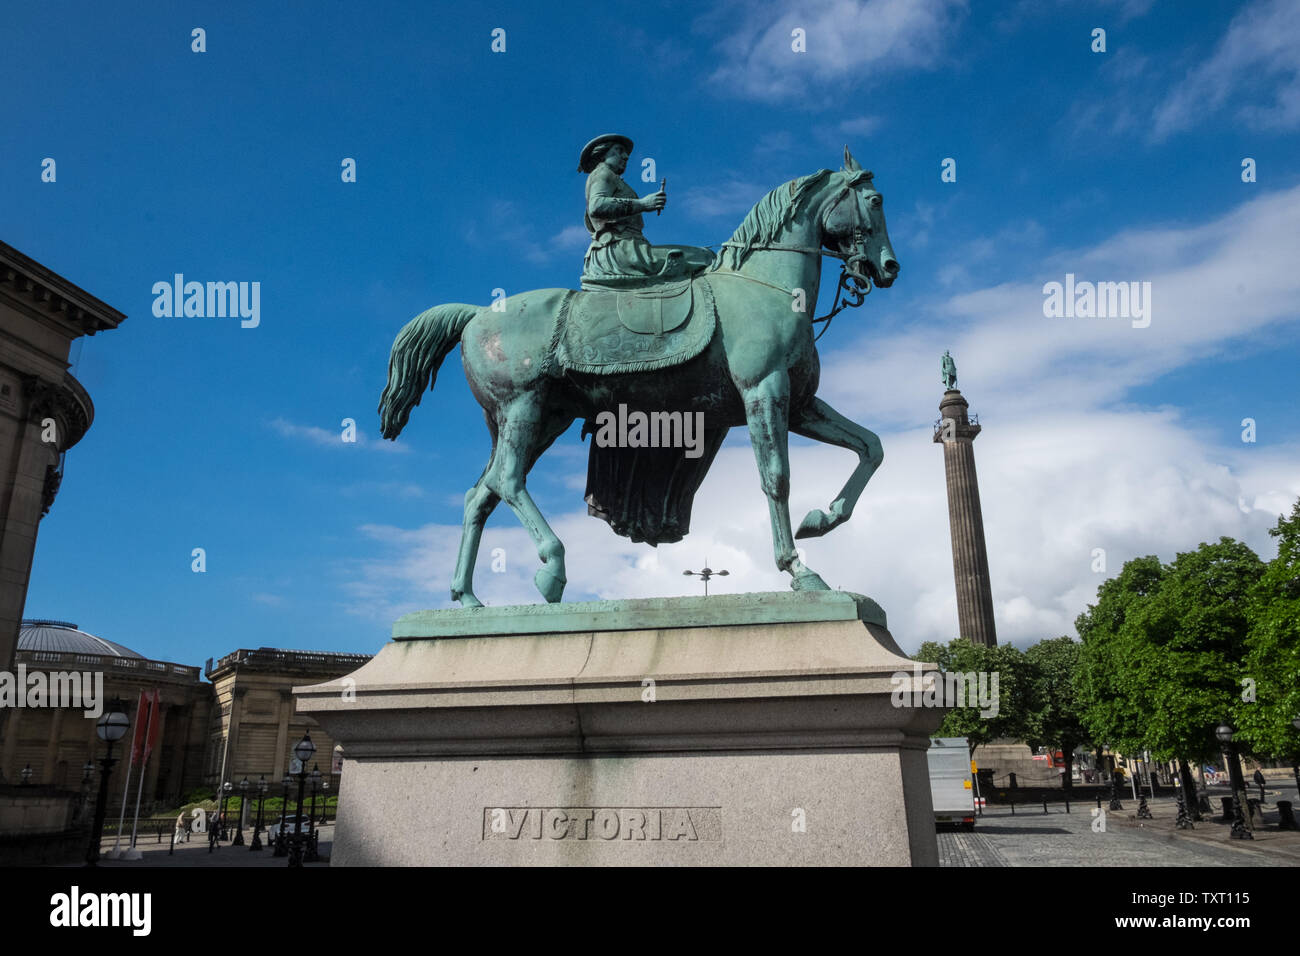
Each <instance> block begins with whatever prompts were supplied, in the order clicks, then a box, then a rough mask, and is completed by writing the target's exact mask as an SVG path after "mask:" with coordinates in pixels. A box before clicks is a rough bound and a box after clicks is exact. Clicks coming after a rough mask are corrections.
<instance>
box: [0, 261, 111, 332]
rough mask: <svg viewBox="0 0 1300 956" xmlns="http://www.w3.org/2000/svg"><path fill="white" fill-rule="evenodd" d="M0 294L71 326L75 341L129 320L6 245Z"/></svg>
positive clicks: (1, 264)
mask: <svg viewBox="0 0 1300 956" xmlns="http://www.w3.org/2000/svg"><path fill="white" fill-rule="evenodd" d="M0 290H3V291H5V292H8V293H9V294H10V295H13V296H14V297H16V298H18V299H20V300H26V301H28V302H31V303H34V304H35V305H36V306H38V307H39V308H40V310H41V311H43V312H45V313H47V314H48V315H50V316H51V317H52V318H54V319H56V320H58V321H61V322H63V323H65V324H67V325H69V326H71V328H72V330H73V331H74V337H75V335H94V334H95V333H96V332H103V331H106V330H109V329H115V328H117V327H118V325H119V324H120V323H121V322H123V321H125V320H126V315H125V314H124V313H122V312H119V311H118V310H117V309H115V308H113V307H112V306H111V305H109V304H108V303H106V302H103V301H101V300H100V299H97V298H95V296H93V295H91V294H90V293H89V292H87V291H86V290H85V289H82V288H81V287H80V286H77V285H75V284H73V283H72V282H69V281H68V280H67V279H65V278H63V276H61V275H59V274H58V273H56V272H52V271H51V270H49V269H47V268H46V267H45V266H43V265H41V264H40V263H39V262H37V261H36V260H34V259H30V258H28V257H27V256H25V255H23V254H22V253H21V252H19V251H18V250H17V249H15V248H14V247H13V246H11V245H9V244H8V243H5V242H0Z"/></svg>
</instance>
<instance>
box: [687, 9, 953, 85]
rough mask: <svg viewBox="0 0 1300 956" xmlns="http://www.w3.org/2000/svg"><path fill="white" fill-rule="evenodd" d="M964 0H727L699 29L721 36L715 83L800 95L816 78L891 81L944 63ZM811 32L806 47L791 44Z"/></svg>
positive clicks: (822, 81)
mask: <svg viewBox="0 0 1300 956" xmlns="http://www.w3.org/2000/svg"><path fill="white" fill-rule="evenodd" d="M965 6H966V4H965V2H964V0H806V2H805V3H803V4H802V5H801V6H800V7H799V8H797V9H792V8H791V7H790V6H788V5H786V4H782V3H777V2H765V3H753V2H750V3H745V4H744V5H740V4H725V5H723V6H721V7H719V8H718V9H717V10H715V11H714V12H713V13H711V14H708V15H706V16H704V17H702V18H701V19H700V21H699V23H698V24H697V30H698V31H700V32H716V33H721V34H722V36H721V38H720V39H719V40H718V42H717V44H716V51H715V52H716V56H717V58H718V59H719V60H720V61H721V65H720V66H719V67H718V68H717V69H716V70H715V71H714V73H713V74H712V76H711V77H710V78H709V79H710V82H711V84H712V85H713V87H714V89H716V90H718V91H719V92H721V93H723V94H735V95H739V96H743V97H747V98H752V99H762V100H776V99H788V98H794V97H797V96H800V95H802V94H803V93H805V92H806V91H807V89H808V87H809V86H810V85H813V84H817V85H832V84H841V85H842V84H843V83H844V82H849V83H856V82H866V81H876V82H882V83H883V82H886V81H887V80H888V79H889V77H890V76H892V75H894V74H896V73H897V72H898V71H900V70H905V69H909V68H921V69H924V68H929V67H933V66H936V65H938V64H939V63H940V62H941V60H942V56H943V51H944V48H945V46H946V45H947V41H948V39H949V38H950V37H951V35H952V33H953V32H954V31H953V27H954V24H955V23H956V21H957V19H958V17H959V16H960V15H961V14H962V13H964V11H965ZM795 29H802V30H803V31H804V33H805V38H806V46H807V52H805V53H796V52H794V51H793V49H792V46H791V45H792V42H793V39H792V31H794V30H795Z"/></svg>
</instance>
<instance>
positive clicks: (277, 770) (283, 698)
mask: <svg viewBox="0 0 1300 956" xmlns="http://www.w3.org/2000/svg"><path fill="white" fill-rule="evenodd" d="M292 714H293V689H292V688H289V687H282V688H280V709H279V713H278V715H277V716H278V717H279V726H278V727H277V728H276V731H275V767H274V769H273V771H272V773H271V781H272V783H278V782H279V781H280V780H281V779H283V778H284V772H285V771H286V770H287V769H288V763H289V718H290V716H292Z"/></svg>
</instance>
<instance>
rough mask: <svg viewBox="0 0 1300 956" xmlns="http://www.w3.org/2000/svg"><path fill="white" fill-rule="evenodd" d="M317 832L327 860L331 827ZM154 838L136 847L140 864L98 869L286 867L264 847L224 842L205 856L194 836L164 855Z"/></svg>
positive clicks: (204, 846)
mask: <svg viewBox="0 0 1300 956" xmlns="http://www.w3.org/2000/svg"><path fill="white" fill-rule="evenodd" d="M318 829H319V830H320V854H321V856H322V857H328V856H329V852H330V850H331V849H332V848H333V845H334V826H333V824H329V825H326V826H323V827H319V828H318ZM249 838H250V835H249V834H248V833H245V834H244V839H245V840H248V839H249ZM153 841H154V837H150V838H149V839H148V841H140V842H137V843H136V849H138V850H139V851H140V852H141V853H142V854H143V858H142V859H140V860H105V859H101V860H100V862H99V865H100V866H102V867H117V866H124V867H142V866H145V867H156V866H219V867H245V866H284V867H287V866H288V865H289V860H288V858H287V857H283V856H280V857H277V856H276V855H275V854H274V853H273V852H272V851H271V849H270V848H269V847H268V848H266V849H264V850H260V851H257V852H254V851H252V850H250V849H249V848H248V847H247V846H231V845H230V843H229V842H228V841H227V842H226V843H223V844H221V846H220V847H218V848H217V849H216V850H214V851H213V852H211V853H209V852H208V841H207V840H206V839H201V837H200V836H199V835H195V836H194V838H193V839H192V840H191V841H190V842H189V843H181V844H178V845H177V846H176V848H175V852H174V853H172V854H171V855H168V853H167V850H168V843H167V842H166V841H164V842H163V843H162V844H161V845H158V844H156V843H154V842H153ZM101 847H102V849H101V852H103V853H107V852H108V851H109V850H111V849H113V838H112V837H109V838H108V839H106V840H104V842H103V843H102V844H101ZM306 865H307V866H329V863H328V862H323V863H308V864H306Z"/></svg>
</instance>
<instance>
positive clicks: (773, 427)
mask: <svg viewBox="0 0 1300 956" xmlns="http://www.w3.org/2000/svg"><path fill="white" fill-rule="evenodd" d="M824 255H825V256H833V257H836V258H839V259H842V260H844V262H845V265H844V273H843V275H842V276H841V288H842V289H847V290H848V291H849V292H850V294H853V293H855V292H856V301H850V302H849V303H848V304H853V305H856V304H859V303H860V302H861V301H862V298H863V297H864V296H865V294H866V293H867V292H870V291H871V286H872V283H874V284H875V286H877V287H879V288H888V287H889V286H890V285H892V284H893V282H894V279H895V278H896V277H897V275H898V273H899V264H898V260H897V259H896V258H895V257H894V251H893V248H892V246H891V245H890V242H889V234H888V231H887V229H886V225H885V216H884V210H883V200H882V198H881V195H880V193H879V192H878V191H877V190H876V189H875V186H874V184H873V178H872V174H871V172H869V171H867V170H864V169H863V168H862V167H861V166H860V165H859V164H858V162H857V161H856V160H855V159H854V158H853V156H852V154H851V153H850V152H849V148H848V147H847V146H846V147H844V162H843V166H842V168H841V169H840V170H839V171H837V172H832V171H831V170H829V169H821V170H818V171H817V172H815V173H812V174H810V175H807V176H802V177H799V178H797V179H794V180H791V181H789V182H787V183H784V184H782V185H781V186H778V187H777V188H776V189H774V190H772V191H771V192H769V193H768V194H767V195H765V196H764V197H763V198H762V199H761V200H759V202H758V203H757V204H756V205H755V206H754V207H753V208H752V209H751V210H750V211H749V213H748V214H747V215H746V217H745V219H744V220H743V222H742V223H741V225H740V226H739V228H737V230H736V232H735V233H734V234H733V235H732V237H731V239H730V241H728V242H726V243H723V244H722V247H721V250H720V253H719V255H718V256H717V258H716V259H715V260H714V261H713V263H712V264H711V265H709V266H708V267H707V268H706V270H705V272H704V273H702V275H704V276H705V277H706V278H707V281H708V283H709V285H710V286H711V292H712V299H713V303H714V309H715V312H716V317H717V318H716V326H715V328H714V332H713V335H712V338H711V339H710V340H709V342H708V345H707V346H706V347H704V348H703V351H701V352H700V353H699V354H698V355H696V356H695V357H694V358H692V359H690V360H689V361H686V362H684V363H683V364H679V365H676V366H674V367H671V368H661V369H654V370H647V371H636V372H629V373H623V374H617V375H599V374H580V373H576V372H573V371H566V370H565V369H563V368H559V367H557V365H556V363H555V355H554V350H555V344H556V343H555V330H556V328H557V322H558V321H559V317H560V316H561V314H562V313H561V309H562V308H567V305H566V303H567V302H568V297H571V296H584V295H591V294H597V295H599V294H606V295H607V293H588V292H573V291H570V290H567V289H540V290H535V291H530V292H523V293H519V294H518V295H514V296H510V297H509V298H507V299H505V300H504V309H503V310H502V309H500V308H493V307H488V306H476V305H466V304H463V303H450V304H446V305H439V306H435V307H434V308H432V309H429V310H427V311H425V312H422V313H420V314H419V315H417V316H416V317H415V318H414V319H412V320H411V321H410V322H408V323H407V324H406V325H405V326H404V327H403V328H402V330H401V331H400V332H399V333H398V334H397V337H396V339H395V340H394V342H393V348H392V353H391V355H390V358H389V364H388V383H387V385H386V386H385V388H384V391H383V394H382V396H381V398H380V403H379V415H380V424H381V431H382V434H383V436H384V437H385V438H388V439H396V438H397V436H398V435H399V434H400V433H401V431H402V429H403V428H404V427H405V425H406V423H407V421H408V419H409V417H410V413H411V411H412V409H413V408H414V407H415V406H417V405H419V403H420V398H421V396H422V395H423V393H424V391H425V389H426V388H428V389H432V388H433V385H434V381H435V380H436V377H437V372H438V369H439V368H440V367H441V365H442V362H443V360H444V359H445V358H446V357H447V355H449V354H450V352H451V350H452V349H453V348H455V346H456V345H457V344H460V346H461V357H462V361H463V364H464V369H465V377H466V379H467V381H468V382H469V386H470V390H471V392H472V393H473V395H474V397H475V399H477V400H478V402H479V404H480V405H482V407H483V410H484V413H485V416H486V419H487V425H488V430H489V432H490V433H491V437H492V452H491V455H490V457H489V459H488V463H487V465H486V467H485V468H484V469H483V473H482V475H480V477H479V479H478V481H477V482H475V483H474V486H473V487H472V488H470V490H469V491H468V492H467V493H466V495H465V515H464V525H463V529H462V534H461V540H460V549H459V552H458V555H457V560H456V568H455V572H454V573H453V576H452V582H451V597H452V600H453V601H458V602H460V603H461V605H462V606H465V607H481V606H482V602H481V601H480V600H479V599H478V598H477V597H476V596H475V594H474V589H473V572H474V565H475V561H476V559H477V555H478V550H479V542H480V539H481V536H482V533H483V527H484V525H485V523H486V522H487V519H488V517H489V515H491V513H492V511H493V509H494V508H495V507H496V506H497V504H498V503H499V502H501V501H504V502H505V503H506V504H507V505H508V506H509V507H510V508H511V510H512V511H514V513H515V515H516V516H517V517H518V519H519V521H520V522H521V523H522V524H523V526H524V528H525V529H526V530H527V531H528V534H529V536H530V537H531V538H532V540H533V543H534V545H535V546H536V548H537V555H538V558H539V559H540V561H541V567H540V568H539V569H538V570H537V572H536V574H535V575H534V578H533V581H534V584H535V585H536V586H537V589H538V590H539V591H540V592H541V594H542V597H543V598H545V600H546V601H547V602H551V603H554V602H558V601H559V600H560V599H561V597H562V595H563V593H564V587H565V584H566V583H567V576H566V572H565V553H564V545H563V543H562V542H561V541H560V539H559V538H558V537H557V536H556V535H555V533H554V531H552V530H551V528H550V526H549V525H548V524H547V523H546V519H545V518H544V517H543V515H542V513H541V511H540V510H539V509H538V507H537V505H536V504H535V503H534V501H533V499H532V497H531V496H530V495H529V493H528V488H527V485H526V479H527V475H528V473H529V471H530V470H531V469H532V467H533V465H534V464H535V463H536V462H537V460H538V458H539V457H540V456H541V455H542V454H543V453H544V452H545V451H546V450H547V449H548V448H549V447H550V446H551V444H552V443H553V442H554V441H555V440H556V439H557V438H558V437H559V436H560V435H561V434H563V433H564V432H565V431H566V430H567V429H568V428H569V426H570V425H571V424H572V423H573V422H574V421H576V420H577V419H579V418H582V419H585V420H586V422H587V428H584V434H583V437H584V438H585V437H586V433H587V429H588V428H590V423H591V422H592V420H593V419H594V418H595V417H596V416H597V415H598V414H599V413H600V412H601V411H602V410H607V409H609V408H611V407H613V406H614V404H616V403H621V404H625V405H627V406H628V407H642V408H655V407H657V408H665V407H671V408H677V409H681V410H683V411H684V412H685V413H688V414H694V413H697V412H701V411H702V412H704V413H705V414H706V415H707V422H708V439H707V442H706V444H707V448H706V449H705V450H704V453H703V454H702V455H701V456H700V457H699V458H698V459H697V460H696V464H695V471H694V473H691V474H687V475H686V477H685V478H684V479H680V480H679V479H676V478H675V479H673V480H674V481H675V482H676V483H677V485H682V484H683V483H684V485H685V487H684V490H683V488H681V487H677V488H676V489H675V490H674V491H673V494H676V495H684V496H685V501H686V516H687V519H689V501H690V498H691V497H692V496H693V495H694V491H695V487H694V486H698V484H699V481H700V480H702V479H703V472H704V471H706V470H707V468H708V465H709V463H711V461H712V459H713V456H714V454H715V453H716V452H717V449H718V447H719V446H720V445H721V443H722V439H723V438H724V437H725V435H726V433H727V431H728V430H729V429H731V428H733V427H738V426H741V425H744V426H747V427H748V429H749V436H750V442H751V444H752V445H753V449H754V455H755V458H756V459H757V463H758V476H759V483H760V485H761V486H762V489H763V493H764V494H765V495H766V497H767V503H768V511H769V516H770V519H771V524H772V543H773V552H774V556H775V560H776V566H777V568H778V569H779V570H781V571H784V572H786V573H788V574H789V575H790V576H791V581H790V586H791V587H792V588H794V589H795V590H829V587H828V585H827V584H826V582H825V581H823V580H822V578H821V577H820V576H819V575H818V574H817V573H816V572H815V571H813V570H812V569H811V568H809V567H807V566H806V565H805V564H804V563H803V561H802V560H800V556H799V553H798V551H797V550H796V548H795V539H796V538H807V537H818V536H820V535H824V534H826V533H827V532H829V531H831V530H832V529H834V528H836V527H838V526H840V525H841V524H843V523H844V522H845V521H847V520H848V519H849V518H850V516H851V515H852V514H853V508H854V506H855V505H856V503H857V501H858V498H859V496H860V495H861V494H862V491H863V489H864V488H865V487H866V484H867V482H868V481H869V480H870V479H871V476H872V475H873V474H874V473H875V471H876V469H877V468H879V467H880V464H881V461H882V459H883V454H884V453H883V450H882V448H881V444H880V439H879V438H878V437H877V436H876V435H875V434H874V433H873V432H871V431H869V430H868V429H866V428H864V427H863V426H861V425H859V424H857V423H856V422H853V421H850V420H849V419H848V418H846V417H844V416H843V415H841V414H840V413H838V412H837V411H835V409H833V408H832V407H831V406H830V405H828V404H827V403H826V402H824V401H823V400H821V399H819V398H817V396H816V391H817V386H818V380H819V376H820V363H819V360H818V356H817V349H816V346H815V344H814V342H815V339H814V336H813V325H814V321H815V320H813V318H812V317H813V316H815V315H816V299H817V293H818V289H819V286H820V280H821V260H822V256H824ZM846 283H847V284H846ZM837 301H838V294H837ZM496 304H497V305H498V306H499V305H500V301H499V302H498V303H496ZM832 314H833V313H832ZM791 431H793V432H794V433H795V434H797V435H802V436H804V437H806V438H812V439H816V440H817V441H821V442H826V443H828V444H832V445H837V446H839V447H841V448H846V449H849V450H850V451H853V452H854V453H855V454H856V455H857V456H858V463H857V465H856V467H855V468H854V470H853V472H852V474H850V476H849V478H848V480H847V481H846V483H845V484H844V487H843V488H842V489H841V491H840V493H839V495H838V496H837V497H836V498H835V500H834V501H832V502H831V504H830V505H829V506H828V508H827V509H825V510H821V509H815V510H813V511H810V512H809V513H808V515H807V516H806V517H805V518H804V519H803V522H802V523H801V524H800V526H799V528H798V531H797V533H792V530H791V524H790V510H789V503H788V501H789V493H790V459H789V449H788V433H789V432H791ZM592 452H593V454H594V453H595V452H596V447H595V442H594V441H593V447H592ZM666 453H667V454H672V452H671V451H668V452H666ZM677 455H678V460H679V461H680V460H681V459H680V455H681V453H680V452H677ZM674 467H676V466H674ZM592 470H593V471H594V470H595V460H594V458H593V463H592ZM590 476H591V472H589V488H590V481H591V477H590ZM620 480H621V479H620ZM659 491H662V489H659ZM658 493H659V492H656V494H658ZM588 501H589V502H592V495H590V494H589V495H588ZM651 504H653V502H652V503H651ZM601 507H604V506H603V505H602V506H601ZM596 508H597V504H595V503H593V504H592V513H593V514H595V513H597V510H596ZM602 516H603V515H602ZM614 527H615V530H616V531H618V532H619V533H625V534H629V536H632V535H631V533H630V532H629V530H628V529H627V528H622V529H620V527H619V526H618V525H616V524H615V525H614ZM684 533H685V532H684V530H682V528H681V527H676V528H674V529H669V531H666V532H663V534H664V535H665V536H664V537H663V540H676V539H677V538H680V537H681V535H682V534H684ZM645 534H646V536H647V537H646V539H649V537H650V536H651V535H652V534H653V532H646V533H645ZM674 534H675V535H676V537H673V535H674ZM634 540H641V539H638V538H635V537H634ZM652 543H653V542H652Z"/></svg>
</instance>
